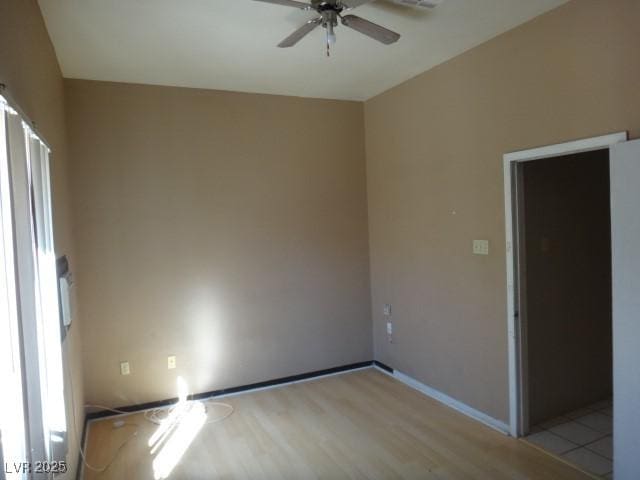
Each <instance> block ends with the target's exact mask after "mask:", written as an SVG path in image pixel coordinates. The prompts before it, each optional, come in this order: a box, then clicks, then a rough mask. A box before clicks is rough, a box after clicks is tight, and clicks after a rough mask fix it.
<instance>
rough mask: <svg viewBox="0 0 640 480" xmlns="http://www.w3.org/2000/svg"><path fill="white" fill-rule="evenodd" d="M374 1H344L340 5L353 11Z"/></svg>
mask: <svg viewBox="0 0 640 480" xmlns="http://www.w3.org/2000/svg"><path fill="white" fill-rule="evenodd" d="M372 1H373V0H342V1H341V2H340V3H341V4H342V5H344V6H345V7H346V8H347V10H351V9H352V8H356V7H359V6H360V5H364V4H365V3H371V2H372Z"/></svg>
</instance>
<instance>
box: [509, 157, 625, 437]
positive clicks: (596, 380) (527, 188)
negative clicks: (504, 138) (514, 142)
mask: <svg viewBox="0 0 640 480" xmlns="http://www.w3.org/2000/svg"><path fill="white" fill-rule="evenodd" d="M521 168H522V177H523V182H522V186H523V188H522V191H523V210H521V211H522V212H523V214H524V215H523V218H524V222H525V227H524V229H523V232H522V233H523V235H524V250H523V251H524V252H525V255H526V261H525V265H526V266H524V267H523V272H526V273H525V278H526V294H527V295H526V296H527V301H526V306H524V305H523V306H522V310H524V311H525V312H526V316H525V318H526V323H527V350H528V375H529V381H528V387H529V418H530V424H531V425H537V424H538V423H541V422H543V421H545V420H549V419H552V418H556V417H558V416H560V415H562V414H565V413H567V412H572V411H574V410H578V409H579V408H582V407H586V406H588V405H591V404H594V403H596V402H598V401H600V400H606V399H609V398H611V393H612V388H613V385H612V373H613V366H612V363H611V361H612V338H611V330H612V320H611V210H610V193H609V192H610V189H609V152H608V151H607V150H599V151H595V152H586V153H579V154H576V155H568V156H566V157H560V158H550V159H544V160H537V161H535V162H525V163H524V164H522V165H521ZM522 310H521V311H522Z"/></svg>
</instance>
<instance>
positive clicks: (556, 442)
mask: <svg viewBox="0 0 640 480" xmlns="http://www.w3.org/2000/svg"><path fill="white" fill-rule="evenodd" d="M612 433H613V408H612V403H611V400H605V401H602V402H598V403H594V404H593V405H590V406H588V407H586V408H581V409H579V410H576V411H574V412H569V413H567V414H565V415H561V416H560V417H558V418H554V419H552V420H548V421H546V422H543V423H541V424H539V425H536V426H534V427H532V428H531V433H530V434H529V435H528V436H527V437H525V440H526V441H528V442H531V443H533V444H535V445H537V446H538V447H541V448H543V449H545V450H547V451H548V452H551V453H553V454H555V455H558V456H559V457H562V458H564V459H565V460H567V461H569V462H571V463H574V464H575V465H577V466H579V467H580V468H582V469H583V470H586V471H588V472H590V473H593V474H594V475H599V476H602V477H603V478H607V479H612V478H613V436H612Z"/></svg>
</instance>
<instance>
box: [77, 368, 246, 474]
mask: <svg viewBox="0 0 640 480" xmlns="http://www.w3.org/2000/svg"><path fill="white" fill-rule="evenodd" d="M70 386H71V398H72V401H71V404H72V408H73V427H74V429H75V431H76V432H77V431H78V427H77V425H76V414H75V411H76V407H75V399H74V395H73V380H71V379H70ZM195 401H199V402H200V403H202V404H204V406H205V412H206V413H207V416H208V409H207V405H211V406H222V407H225V408H227V409H228V411H227V412H226V413H225V414H224V415H223V416H221V417H218V418H213V419H209V418H208V419H207V421H206V422H205V425H206V424H209V423H217V422H221V421H222V420H224V419H226V418H228V417H230V416H231V414H232V413H233V412H234V408H233V406H232V405H229V404H228V403H221V402H215V401H213V399H212V398H209V399H205V400H195ZM189 402H194V400H190V401H189ZM84 408H99V409H101V410H104V411H108V412H113V413H118V414H125V415H131V414H134V413H136V412H126V411H124V410H118V409H117V408H111V407H106V406H104V405H92V404H86V405H84ZM174 408H175V405H174V406H172V407H170V408H156V409H153V410H147V411H146V412H145V413H144V418H145V420H147V421H149V422H151V423H153V424H155V425H160V424H161V423H162V421H163V420H164V419H165V418H167V417H169V415H170V414H171V412H172V411H173V409H174ZM124 426H135V427H136V431H135V432H133V434H132V435H131V436H130V437H129V438H127V439H126V440H125V441H124V442H123V443H122V444H121V445H120V446H119V447H118V449H117V450H116V452H115V454H114V455H113V457H111V460H109V462H108V463H107V464H106V465H104V466H103V467H96V466H93V465H91V464H90V463H89V462H88V461H87V459H86V456H85V453H84V450H83V448H82V445H79V446H78V450H79V451H80V456H81V457H82V462H83V463H84V465H85V466H86V467H87V468H88V469H90V470H93V471H94V472H98V473H102V472H105V471H106V470H107V469H108V468H109V467H110V466H111V465H112V464H113V462H114V461H115V460H116V458H117V457H118V454H119V453H120V451H121V450H122V449H123V448H124V446H125V445H126V444H127V443H129V442H130V441H131V440H132V439H133V438H134V437H135V436H136V435H138V427H139V425H138V424H136V423H122V424H120V425H119V426H115V425H114V427H113V429H114V430H115V429H117V428H122V427H124ZM76 435H77V433H76Z"/></svg>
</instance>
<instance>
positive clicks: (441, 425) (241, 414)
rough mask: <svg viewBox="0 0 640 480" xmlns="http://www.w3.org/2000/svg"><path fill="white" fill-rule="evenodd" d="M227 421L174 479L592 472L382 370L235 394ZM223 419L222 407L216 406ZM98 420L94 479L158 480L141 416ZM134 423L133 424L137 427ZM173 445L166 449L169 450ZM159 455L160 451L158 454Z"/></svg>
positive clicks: (189, 453)
mask: <svg viewBox="0 0 640 480" xmlns="http://www.w3.org/2000/svg"><path fill="white" fill-rule="evenodd" d="M222 401H224V402H226V403H229V404H231V405H233V407H234V409H235V412H234V413H233V415H231V416H230V417H229V418H227V419H225V420H223V421H221V422H219V423H213V424H206V425H204V426H203V427H202V429H201V430H200V431H199V432H198V433H197V435H196V436H195V438H194V439H193V441H192V442H191V443H190V444H189V445H188V448H187V449H186V451H185V453H184V455H183V456H182V458H181V460H180V462H179V463H178V464H177V465H176V467H175V468H174V469H173V471H172V472H171V474H170V475H169V477H168V478H170V479H172V480H183V479H184V480H199V479H203V480H204V479H212V478H215V479H229V480H231V479H234V480H235V479H247V480H254V479H266V480H268V479H272V478H273V479H275V478H278V479H279V478H285V479H292V480H300V479H342V478H345V479H354V480H365V479H366V480H368V479H371V480H377V479H380V480H387V479H427V480H445V479H451V480H454V479H455V480H466V479H473V480H477V479H487V480H501V479H504V480H507V479H518V480H519V479H535V480H540V479H549V480H562V479H566V480H582V479H589V478H591V477H589V476H588V475H586V474H584V473H582V472H580V471H578V470H577V469H574V468H572V467H571V466H569V465H567V464H565V463H563V462H561V461H559V460H556V459H554V458H553V457H550V456H549V455H546V454H544V453H542V452H540V451H538V450H537V449H535V448H532V447H531V446H529V445H527V444H526V443H524V442H521V441H519V440H515V439H513V438H510V437H507V436H505V435H503V434H501V433H499V432H496V431H494V430H492V429H491V428H489V427H486V426H485V425H482V424H480V423H478V422H476V421H475V420H472V419H470V418H468V417H466V416H465V415H462V414H461V413H459V412H456V411H455V410H452V409H450V408H448V407H446V406H444V405H442V404H440V403H439V402H437V401H435V400H433V399H431V398H428V397H426V396H424V395H422V394H421V393H419V392H417V391H415V390H413V389H411V388H409V387H407V386H406V385H404V384H402V383H400V382H398V381H397V380H395V379H394V378H391V377H390V376H388V375H385V374H382V373H380V372H379V371H377V370H374V369H367V370H360V371H357V372H351V373H345V374H343V375H337V376H331V377H325V378H322V379H317V380H313V381H309V382H303V383H298V384H294V385H288V386H283V387H280V388H274V389H270V390H263V391H257V392H251V393H246V394H241V395H236V396H231V397H227V398H225V399H224V400H222ZM210 410H212V411H210V412H209V415H212V416H213V417H220V416H222V415H223V414H224V410H219V409H210ZM120 419H124V420H126V422H127V425H126V426H125V427H121V428H115V427H114V424H113V419H104V420H100V421H94V422H91V424H90V428H89V431H88V435H87V452H86V456H87V459H88V461H89V462H90V463H91V464H93V465H94V466H102V465H105V464H106V463H107V462H109V460H110V459H111V458H113V456H114V454H115V453H116V451H117V449H118V448H119V447H120V445H122V444H123V442H125V441H127V439H129V438H130V437H131V435H132V433H133V432H134V431H136V430H137V434H136V436H135V437H133V438H132V439H131V440H129V441H128V443H127V444H126V445H125V446H124V447H123V448H122V449H121V451H120V452H119V453H118V454H117V456H116V458H115V460H114V462H113V463H112V465H111V466H110V467H109V468H108V469H107V471H105V472H103V473H99V472H94V471H92V470H90V469H87V468H85V475H84V478H85V479H86V480H94V479H95V480H111V479H113V480H116V479H117V480H121V479H135V480H157V479H155V477H154V470H153V460H154V458H155V457H154V455H152V454H151V453H150V447H149V445H148V442H149V438H150V437H151V436H152V435H153V433H154V432H155V431H156V429H157V428H158V426H157V425H154V424H152V423H150V422H148V421H147V420H145V418H144V415H143V414H142V413H137V414H132V415H128V416H126V417H120V418H119V420H120ZM132 425H133V426H132ZM165 445H166V443H165ZM156 456H157V452H156Z"/></svg>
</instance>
